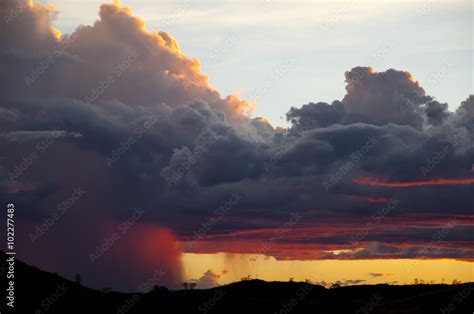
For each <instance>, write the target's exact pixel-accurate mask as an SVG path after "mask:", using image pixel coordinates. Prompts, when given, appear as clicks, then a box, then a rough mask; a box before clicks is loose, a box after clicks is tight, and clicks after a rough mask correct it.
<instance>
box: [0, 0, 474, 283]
mask: <svg viewBox="0 0 474 314" xmlns="http://www.w3.org/2000/svg"><path fill="white" fill-rule="evenodd" d="M1 1H2V6H0V17H1V18H2V21H1V23H2V27H0V68H2V71H0V119H1V120H2V123H1V124H0V150H1V151H2V155H1V156H0V175H1V176H0V200H1V201H2V202H8V203H14V204H15V206H16V208H18V210H17V217H16V218H17V221H16V223H17V228H18V230H21V232H19V233H18V234H17V246H18V247H19V249H18V257H19V258H20V259H22V260H24V261H26V262H27V263H29V264H32V265H34V266H37V267H40V268H42V269H45V270H48V271H52V272H57V273H59V274H61V275H64V276H66V277H68V278H74V275H75V274H77V273H80V274H81V276H82V278H83V282H84V284H86V285H89V286H91V287H95V288H103V287H112V288H114V289H118V290H123V291H133V290H137V287H138V286H139V285H140V283H141V282H143V281H144V280H146V279H147V278H149V277H150V276H152V274H153V273H154V272H155V271H158V270H163V271H164V273H165V276H163V282H162V284H163V285H166V286H168V287H170V288H180V287H181V284H180V283H181V282H183V281H193V282H196V283H197V287H198V288H207V287H212V286H216V285H218V284H225V283H229V282H233V281H238V280H240V279H241V278H244V277H247V276H250V278H261V279H265V280H269V281H271V280H284V281H286V280H289V278H293V279H294V280H301V281H302V280H305V279H309V280H311V281H312V282H314V283H318V284H322V285H325V286H330V285H331V284H333V283H339V284H343V285H349V284H365V283H392V284H406V283H412V282H413V281H414V280H415V278H417V279H423V280H425V281H431V280H433V281H435V282H438V283H439V282H445V283H452V282H459V281H462V282H466V281H473V280H474V273H473V266H474V249H473V247H474V246H473V242H474V238H473V235H474V232H473V231H474V213H473V211H472V209H473V208H474V203H473V199H472V193H473V192H474V191H473V189H474V95H473V92H472V90H473V88H472V55H473V51H472V5H471V4H470V3H447V2H441V1H440V2H437V1H434V2H416V3H412V2H403V3H402V2H396V3H394V2H388V1H380V2H357V1H353V2H348V1H342V2H336V3H331V4H328V3H326V2H301V3H297V4H291V5H290V4H289V3H280V2H274V1H265V2H234V1H227V2H222V3H219V4H217V3H215V2H199V3H198V2H192V1H190V2H186V1H184V2H166V3H161V4H157V3H155V2H151V1H150V2H147V1H141V2H138V1H123V2H122V3H120V2H109V3H105V4H101V3H100V2H98V1H85V2H84V1H80V2H79V1H57V2H55V3H54V4H51V5H50V4H46V2H31V1H22V0H21V1H14V0H1ZM0 228H3V229H1V230H2V231H4V228H5V226H2V227H0Z"/></svg>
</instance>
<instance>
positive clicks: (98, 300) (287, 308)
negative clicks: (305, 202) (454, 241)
mask: <svg viewBox="0 0 474 314" xmlns="http://www.w3.org/2000/svg"><path fill="white" fill-rule="evenodd" d="M0 256H1V259H2V264H4V262H3V261H5V259H6V254H5V253H4V252H1V253H0ZM15 274H16V279H15V286H16V301H15V311H14V312H13V311H10V312H9V311H8V309H7V311H6V313H22V314H23V313H24V314H28V313H34V314H40V313H41V314H42V313H51V314H53V313H61V314H66V313H67V314H74V313H81V314H83V313H100V314H102V313H114V314H124V313H190V314H191V313H202V314H207V313H211V314H212V313H225V314H228V313H246V314H247V313H272V314H273V313H278V314H286V313H295V314H298V313H321V314H324V313H358V314H367V313H373V314H377V313H400V314H401V313H404V314H407V313H422V314H423V313H427V314H428V313H429V314H433V313H446V314H448V313H449V314H453V313H459V314H471V313H473V309H474V297H473V296H474V283H471V284H462V285H454V286H453V285H411V286H408V285H407V286H390V285H366V286H349V287H340V288H333V289H326V288H324V287H322V286H317V285H311V284H307V283H302V282H265V281H262V280H248V281H242V282H236V283H232V284H229V285H226V286H222V287H218V288H213V289H207V290H179V291H168V289H166V288H160V289H158V290H156V291H152V292H149V293H146V294H141V293H117V292H109V293H104V292H100V291H97V290H94V289H90V288H87V287H84V286H82V285H78V284H77V283H75V282H72V281H70V280H67V279H64V278H62V277H60V276H58V275H56V274H52V273H48V272H45V271H42V270H40V269H38V268H36V267H32V266H29V265H26V264H25V263H22V262H20V261H18V260H17V261H16V265H15ZM1 278H2V291H5V290H4V288H3V287H6V282H5V281H6V279H5V274H2V276H1ZM1 308H2V313H3V309H5V298H3V297H2V303H1Z"/></svg>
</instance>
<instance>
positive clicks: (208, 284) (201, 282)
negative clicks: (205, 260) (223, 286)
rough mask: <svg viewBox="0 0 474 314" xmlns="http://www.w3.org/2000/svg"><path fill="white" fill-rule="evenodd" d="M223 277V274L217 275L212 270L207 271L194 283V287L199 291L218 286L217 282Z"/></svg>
mask: <svg viewBox="0 0 474 314" xmlns="http://www.w3.org/2000/svg"><path fill="white" fill-rule="evenodd" d="M223 275H225V273H224V272H222V274H219V273H217V272H215V271H213V270H212V269H208V270H207V271H206V272H205V273H204V274H203V275H202V276H201V278H199V279H198V280H197V281H196V286H197V287H198V288H200V289H209V288H214V287H217V286H219V283H218V280H219V279H220V278H221V277H222V276H223Z"/></svg>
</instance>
